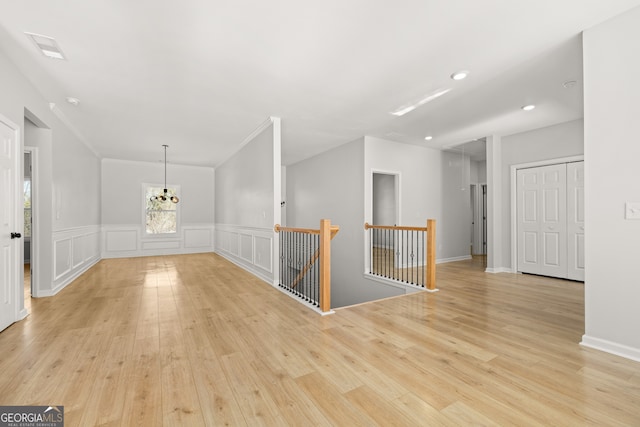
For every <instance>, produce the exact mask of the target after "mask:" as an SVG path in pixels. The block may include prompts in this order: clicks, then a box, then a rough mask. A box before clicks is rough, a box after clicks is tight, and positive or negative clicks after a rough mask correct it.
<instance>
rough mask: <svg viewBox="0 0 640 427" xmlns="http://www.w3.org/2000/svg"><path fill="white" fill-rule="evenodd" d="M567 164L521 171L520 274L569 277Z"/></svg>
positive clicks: (518, 177)
mask: <svg viewBox="0 0 640 427" xmlns="http://www.w3.org/2000/svg"><path fill="white" fill-rule="evenodd" d="M566 170H567V167H566V164H559V165H550V166H542V167H536V168H529V169H519V170H518V171H517V174H516V177H517V187H516V194H517V207H516V212H517V221H518V223H517V229H518V236H517V237H518V271H521V272H523V273H532V274H540V275H544V276H553V277H567V204H566V200H567V181H566V178H567V172H566Z"/></svg>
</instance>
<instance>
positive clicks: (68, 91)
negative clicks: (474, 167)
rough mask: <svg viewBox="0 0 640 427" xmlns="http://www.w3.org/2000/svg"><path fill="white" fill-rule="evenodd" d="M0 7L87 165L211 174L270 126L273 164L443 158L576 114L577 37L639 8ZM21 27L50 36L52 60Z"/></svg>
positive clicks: (19, 54)
mask: <svg viewBox="0 0 640 427" xmlns="http://www.w3.org/2000/svg"><path fill="white" fill-rule="evenodd" d="M0 5H1V8H0V10H1V11H2V12H1V14H0V50H2V51H3V52H4V53H5V54H6V55H7V56H8V57H9V58H10V59H11V60H12V62H14V63H15V64H16V65H17V66H18V67H19V68H20V70H21V72H22V73H23V74H24V75H26V76H27V77H28V78H29V79H30V80H31V81H32V83H33V84H34V86H36V87H37V88H38V89H39V90H40V92H42V94H43V95H44V96H45V98H46V99H47V100H48V101H49V102H53V103H55V104H56V106H57V111H58V112H59V114H60V115H61V116H63V117H64V118H65V120H66V121H67V122H68V123H70V124H71V125H72V126H73V127H74V128H75V130H76V132H77V133H78V134H79V135H81V136H82V137H83V139H84V140H85V142H86V143H87V144H89V145H90V146H91V147H93V149H94V150H95V151H96V152H97V153H98V154H99V155H100V156H102V157H108V158H116V159H130V160H143V161H157V160H159V159H161V158H162V147H161V145H162V144H168V145H169V146H170V147H169V151H168V157H169V160H170V162H172V163H183V164H193V165H211V166H212V165H215V164H218V163H219V162H221V161H222V160H224V159H225V158H226V157H227V156H228V155H230V154H231V153H232V152H233V151H235V150H236V149H237V147H238V146H239V144H240V143H241V142H242V141H243V140H244V139H245V138H246V137H247V136H248V135H249V134H250V133H251V132H252V131H253V130H254V129H255V128H256V127H258V126H259V125H260V124H261V123H262V122H264V120H266V119H267V117H269V116H276V117H281V118H282V127H283V136H282V137H283V143H282V149H283V154H282V157H283V163H285V164H291V163H293V162H296V161H299V160H301V159H304V158H306V157H310V156H312V155H315V154H317V153H319V152H322V151H325V150H327V149H329V148H331V147H334V146H337V145H340V144H343V143H346V142H349V141H352V140H354V139H356V138H358V137H361V136H362V135H374V136H380V137H383V138H387V139H392V140H396V141H400V142H406V143H411V144H420V145H426V146H430V147H435V148H444V147H450V146H453V145H456V144H460V143H463V142H467V141H471V140H473V139H476V138H481V137H483V136H486V135H490V134H498V135H508V134H513V133H517V132H522V131H526V130H530V129H534V128H538V127H542V126H548V125H552V124H555V123H560V122H564V121H568V120H572V119H576V118H579V117H582V109H583V108H582V54H581V37H580V33H581V31H582V30H584V29H587V28H589V27H592V26H594V25H596V24H598V23H600V22H602V21H604V20H607V19H609V18H611V17H613V16H615V15H617V14H619V13H621V12H624V11H625V10H628V9H630V8H632V7H637V6H639V5H640V0H606V1H605V0H536V1H529V0H526V1H525V0H483V1H477V0H398V1H394V2H391V1H389V0H323V1H315V2H310V1H300V0H272V1H268V2H267V1H261V0H236V1H233V2H223V1H219V0H209V1H206V0H182V1H180V2H178V1H164V2H161V1H157V0H154V1H151V0H136V1H130V0H99V1H86V0H58V1H51V0H39V1H36V0H20V1H15V0H12V1H10V0H0ZM25 31H27V32H32V33H37V34H43V35H46V36H51V37H54V38H55V39H56V40H57V41H58V43H59V44H60V46H61V48H62V50H63V52H64V53H65V54H66V56H67V60H66V61H59V60H53V59H49V58H46V57H44V56H43V55H41V54H40V53H38V52H37V51H36V49H35V47H34V46H33V44H32V43H31V42H30V41H29V40H28V39H27V37H26V36H25V35H24V32H25ZM462 69H465V70H469V71H470V72H471V74H470V75H469V77H468V78H467V79H465V80H462V81H453V80H451V79H450V77H449V76H450V75H451V74H452V73H453V72H455V71H458V70H462ZM567 80H576V81H577V82H578V84H577V85H576V86H575V87H573V88H570V89H566V88H564V87H563V82H565V81H567ZM443 88H450V89H452V90H451V91H450V92H449V93H447V94H446V95H444V96H442V97H440V98H438V99H436V100H434V101H432V102H430V103H428V104H426V105H423V106H421V107H419V108H417V109H416V110H414V111H412V112H410V113H408V114H406V115H405V116H402V117H396V116H393V115H391V114H389V113H390V112H391V111H394V110H396V109H398V108H399V107H401V106H403V105H405V104H407V103H411V102H415V101H418V100H420V99H421V98H423V97H424V96H425V95H426V94H429V93H431V92H433V91H435V90H437V89H443ZM68 96H72V97H76V98H78V99H79V100H80V105H78V106H77V107H74V106H72V105H70V104H68V103H66V102H65V98H66V97H68ZM528 103H534V104H536V105H537V108H536V109H535V110H533V111H531V112H523V111H521V110H520V107H521V106H522V105H525V104H528ZM426 135H433V140H431V141H430V142H426V141H425V140H424V136H426Z"/></svg>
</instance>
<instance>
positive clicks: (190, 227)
mask: <svg viewBox="0 0 640 427" xmlns="http://www.w3.org/2000/svg"><path fill="white" fill-rule="evenodd" d="M213 236H214V227H213V224H187V225H182V226H181V227H180V230H179V231H178V233H176V234H175V235H173V236H170V235H163V236H148V235H146V234H145V233H143V230H142V226H141V225H140V224H128V225H103V226H102V242H103V244H102V258H128V257H140V256H156V255H176V254H193V253H201V252H213V251H214V246H213Z"/></svg>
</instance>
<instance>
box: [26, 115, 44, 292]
mask: <svg viewBox="0 0 640 427" xmlns="http://www.w3.org/2000/svg"><path fill="white" fill-rule="evenodd" d="M27 112H29V113H31V112H30V111H29V110H27V109H26V108H25V117H27V118H28V119H29V120H31V121H32V122H33V120H32V117H33V118H36V117H35V115H33V114H32V113H31V115H30V116H27ZM36 119H37V118H36ZM34 123H35V122H34ZM40 123H42V122H40ZM23 151H24V152H28V153H29V154H30V155H31V241H30V245H31V257H30V259H29V264H30V265H31V296H32V297H38V296H39V295H38V289H40V243H41V242H40V241H41V240H42V235H41V234H40V214H41V212H42V211H41V209H40V200H39V199H38V196H39V193H40V188H39V187H40V185H39V184H40V181H39V179H40V177H39V174H40V171H39V155H40V153H39V151H38V147H32V146H26V145H25V146H24V148H23ZM23 274H24V273H23ZM23 279H24V277H23Z"/></svg>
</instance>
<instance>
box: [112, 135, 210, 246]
mask: <svg viewBox="0 0 640 427" xmlns="http://www.w3.org/2000/svg"><path fill="white" fill-rule="evenodd" d="M158 150H159V151H158V152H159V153H161V151H160V150H161V147H158ZM143 184H157V185H158V186H159V187H163V186H164V163H161V162H157V163H150V162H133V161H127V160H116V159H103V160H102V189H101V195H102V229H103V245H102V256H103V257H104V258H115V257H130V256H148V255H161V254H162V255H166V254H177V253H196V252H212V251H213V237H214V231H213V230H214V217H213V211H214V200H213V196H212V194H213V188H214V170H213V168H207V167H199V166H186V165H175V164H171V163H168V164H167V185H169V186H171V185H177V186H180V193H179V194H178V197H179V198H180V202H179V203H178V209H179V213H178V215H179V217H180V229H179V230H178V232H177V233H176V234H175V235H165V236H152V235H147V234H146V233H145V227H144V207H145V202H146V200H144V196H143V190H142V187H143Z"/></svg>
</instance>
